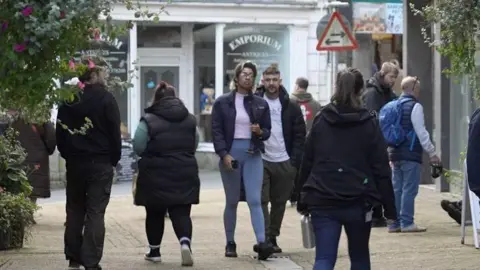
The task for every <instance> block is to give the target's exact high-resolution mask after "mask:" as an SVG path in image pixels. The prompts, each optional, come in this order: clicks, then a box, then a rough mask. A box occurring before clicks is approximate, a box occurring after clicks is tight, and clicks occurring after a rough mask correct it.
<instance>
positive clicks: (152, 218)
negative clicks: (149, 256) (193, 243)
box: [145, 204, 192, 247]
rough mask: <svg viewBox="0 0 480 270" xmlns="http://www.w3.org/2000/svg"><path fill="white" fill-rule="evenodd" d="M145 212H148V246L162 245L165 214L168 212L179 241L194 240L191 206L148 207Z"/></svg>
mask: <svg viewBox="0 0 480 270" xmlns="http://www.w3.org/2000/svg"><path fill="white" fill-rule="evenodd" d="M145 210H146V212H147V218H146V220H145V230H146V232H147V239H148V244H149V245H150V246H151V247H156V246H160V244H161V243H162V239H163V232H164V230H165V214H166V213H167V211H168V214H169V216H170V220H171V221H172V226H173V230H174V231H175V235H176V236H177V238H178V240H182V238H183V239H188V240H191V239H192V219H191V218H190V212H191V210H192V205H191V204H185V205H174V206H170V207H162V206H146V207H145Z"/></svg>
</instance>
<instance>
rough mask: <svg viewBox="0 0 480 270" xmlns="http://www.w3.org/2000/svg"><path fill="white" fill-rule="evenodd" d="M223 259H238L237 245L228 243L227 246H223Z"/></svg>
mask: <svg viewBox="0 0 480 270" xmlns="http://www.w3.org/2000/svg"><path fill="white" fill-rule="evenodd" d="M225 257H229V258H236V257H238V254H237V244H235V242H233V241H230V242H228V243H227V245H226V246H225Z"/></svg>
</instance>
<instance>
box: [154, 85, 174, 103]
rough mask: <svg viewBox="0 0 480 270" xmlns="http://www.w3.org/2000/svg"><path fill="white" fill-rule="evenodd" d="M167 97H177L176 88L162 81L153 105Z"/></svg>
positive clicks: (156, 90)
mask: <svg viewBox="0 0 480 270" xmlns="http://www.w3.org/2000/svg"><path fill="white" fill-rule="evenodd" d="M165 97H175V87H173V86H171V85H170V84H168V83H167V82H165V81H160V83H158V85H157V88H156V89H155V94H154V95H153V103H155V102H158V101H159V100H161V99H162V98H165Z"/></svg>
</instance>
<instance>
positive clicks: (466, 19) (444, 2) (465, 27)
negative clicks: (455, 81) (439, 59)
mask: <svg viewBox="0 0 480 270" xmlns="http://www.w3.org/2000/svg"><path fill="white" fill-rule="evenodd" d="M431 3H432V4H430V5H427V6H425V7H422V8H418V9H417V8H416V7H415V5H413V4H410V7H411V9H412V11H413V13H414V14H415V15H417V16H422V17H423V19H424V21H425V25H424V27H423V28H422V33H423V36H424V38H425V41H426V42H427V43H428V44H430V46H432V47H434V48H435V49H436V50H437V51H438V52H439V53H440V54H441V55H442V56H444V57H447V58H448V59H449V60H450V67H449V68H448V69H446V70H444V72H445V73H447V74H449V75H450V76H451V77H453V78H462V77H464V76H466V78H468V80H469V83H470V85H471V87H473V88H474V89H475V90H476V91H475V93H476V96H477V97H479V94H480V84H479V83H477V82H478V80H479V79H480V74H479V73H478V71H477V68H476V66H475V53H476V51H477V48H478V43H477V41H479V39H478V35H479V33H480V24H479V22H480V4H479V3H478V1H477V0H436V1H431ZM434 24H436V25H438V26H439V27H440V35H439V36H438V37H435V38H432V35H431V34H430V32H429V31H427V30H428V28H430V27H432V26H433V25H434Z"/></svg>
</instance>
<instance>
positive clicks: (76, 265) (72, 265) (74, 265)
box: [68, 260, 81, 270]
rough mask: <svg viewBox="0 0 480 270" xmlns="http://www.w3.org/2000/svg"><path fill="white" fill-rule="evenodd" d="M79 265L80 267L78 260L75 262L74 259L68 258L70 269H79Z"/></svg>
mask: <svg viewBox="0 0 480 270" xmlns="http://www.w3.org/2000/svg"><path fill="white" fill-rule="evenodd" d="M80 267H81V265H80V263H78V262H76V261H74V260H70V261H69V262H68V269H72V270H73V269H80Z"/></svg>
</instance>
